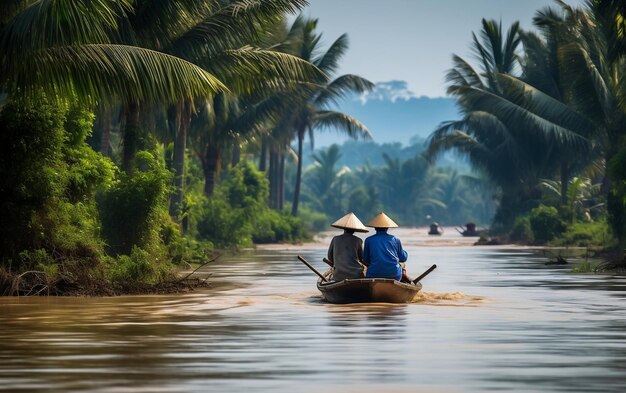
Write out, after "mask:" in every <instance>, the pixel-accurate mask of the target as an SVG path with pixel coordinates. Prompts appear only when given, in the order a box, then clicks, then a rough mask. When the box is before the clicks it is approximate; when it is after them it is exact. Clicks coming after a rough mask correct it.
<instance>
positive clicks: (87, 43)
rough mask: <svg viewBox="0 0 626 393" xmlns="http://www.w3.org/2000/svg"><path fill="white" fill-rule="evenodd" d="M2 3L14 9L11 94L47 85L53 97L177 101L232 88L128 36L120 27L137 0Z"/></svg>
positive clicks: (4, 65) (7, 20) (6, 39)
mask: <svg viewBox="0 0 626 393" xmlns="http://www.w3.org/2000/svg"><path fill="white" fill-rule="evenodd" d="M12 5H17V6H16V7H11V6H12ZM23 5H25V6H23ZM3 7H6V8H3V11H10V13H3V22H4V23H3V26H2V30H1V31H0V51H1V52H2V53H3V57H2V59H0V86H1V88H2V89H3V90H4V91H6V92H8V93H9V94H15V93H17V92H19V93H20V94H28V93H30V92H33V91H39V90H40V89H43V90H44V91H46V92H47V93H49V95H50V96H51V97H56V96H57V95H59V96H61V97H78V98H79V99H80V100H81V101H83V102H92V103H93V102H103V101H106V102H111V101H113V100H117V99H120V100H122V101H124V102H134V101H138V100H144V101H152V102H172V101H173V100H177V99H182V98H192V97H195V96H203V95H211V94H214V93H215V92H217V91H220V90H223V89H225V86H224V85H223V84H222V83H221V82H220V81H219V80H217V78H215V77H214V76H213V75H211V74H209V73H208V72H206V71H205V70H203V69H202V68H200V67H198V66H196V65H194V64H192V63H189V62H187V61H184V60H182V59H180V58H178V57H175V56H172V55H168V54H166V53H163V52H159V51H156V50H152V49H148V48H146V47H142V46H138V45H132V44H124V43H121V40H120V32H121V31H122V30H123V29H124V28H125V26H126V25H127V24H128V23H129V20H130V17H131V14H132V11H133V9H134V7H133V3H132V2H131V1H130V0H103V1H99V2H97V3H94V2H92V1H88V0H76V1H69V2H68V1H25V2H7V4H4V3H3ZM85 10H89V12H85Z"/></svg>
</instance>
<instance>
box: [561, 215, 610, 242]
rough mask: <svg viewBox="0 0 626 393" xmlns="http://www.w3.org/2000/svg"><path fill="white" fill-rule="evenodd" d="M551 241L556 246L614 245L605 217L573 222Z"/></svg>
mask: <svg viewBox="0 0 626 393" xmlns="http://www.w3.org/2000/svg"><path fill="white" fill-rule="evenodd" d="M553 243H554V245H557V246H577V247H594V248H608V247H612V246H615V245H616V244H615V238H614V237H613V236H612V234H611V229H610V228H609V225H608V224H607V222H606V219H602V220H599V221H593V222H577V223H574V224H573V225H571V226H570V227H568V228H567V230H566V231H565V232H564V233H563V234H562V235H561V236H560V237H559V238H557V239H555V240H554V241H553Z"/></svg>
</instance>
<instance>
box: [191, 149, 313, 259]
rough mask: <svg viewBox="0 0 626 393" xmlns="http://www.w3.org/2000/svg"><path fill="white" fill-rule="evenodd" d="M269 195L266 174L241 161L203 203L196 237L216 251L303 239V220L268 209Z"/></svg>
mask: <svg viewBox="0 0 626 393" xmlns="http://www.w3.org/2000/svg"><path fill="white" fill-rule="evenodd" d="M268 196H269V182H268V180H267V178H266V177H265V175H264V174H263V173H262V172H260V171H258V170H257V169H256V168H255V167H254V166H253V165H252V164H251V163H249V162H245V161H244V162H240V163H239V164H238V165H237V166H235V167H234V168H233V169H231V171H230V172H229V174H228V178H227V179H226V180H225V181H223V182H222V183H221V184H220V185H219V186H218V187H217V189H216V192H215V194H214V195H213V196H212V197H211V198H209V199H208V200H206V201H205V202H204V204H203V206H202V213H201V214H200V217H199V218H198V224H197V232H198V237H199V238H200V239H202V240H205V241H209V242H211V243H212V244H213V245H214V246H215V247H217V248H231V247H235V248H238V247H247V246H251V245H252V244H253V242H256V243H271V242H283V241H286V242H291V241H296V240H300V239H303V238H304V237H305V233H304V226H303V224H302V221H301V220H300V219H298V218H295V217H292V216H291V215H289V214H287V213H283V212H277V211H275V210H271V209H270V208H269V207H268V205H267V198H268Z"/></svg>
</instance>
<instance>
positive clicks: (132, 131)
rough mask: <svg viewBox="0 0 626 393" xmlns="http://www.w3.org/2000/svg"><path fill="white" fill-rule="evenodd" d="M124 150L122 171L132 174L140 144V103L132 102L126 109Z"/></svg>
mask: <svg viewBox="0 0 626 393" xmlns="http://www.w3.org/2000/svg"><path fill="white" fill-rule="evenodd" d="M124 112H125V115H126V116H125V119H126V123H125V127H124V139H123V142H124V148H123V150H122V169H124V171H126V173H130V172H131V171H132V170H133V168H134V161H135V153H137V145H138V142H139V103H138V102H131V103H129V104H127V105H126V108H125V111H124Z"/></svg>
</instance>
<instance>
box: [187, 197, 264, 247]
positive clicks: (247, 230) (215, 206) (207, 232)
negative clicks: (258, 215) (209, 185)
mask: <svg viewBox="0 0 626 393" xmlns="http://www.w3.org/2000/svg"><path fill="white" fill-rule="evenodd" d="M198 235H199V237H200V238H201V239H204V240H208V241H209V242H211V243H212V244H213V245H214V246H215V247H217V248H230V247H245V246H250V245H251V244H252V223H251V222H250V221H249V219H248V217H247V216H246V214H244V211H243V209H233V208H232V207H231V206H230V205H229V204H228V203H227V202H226V201H225V200H223V199H220V198H211V199H209V200H208V201H207V202H206V203H205V205H204V206H203V214H202V216H201V217H200V219H199V220H198Z"/></svg>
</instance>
